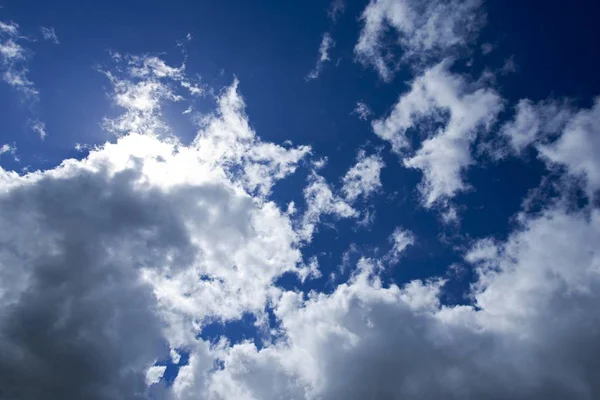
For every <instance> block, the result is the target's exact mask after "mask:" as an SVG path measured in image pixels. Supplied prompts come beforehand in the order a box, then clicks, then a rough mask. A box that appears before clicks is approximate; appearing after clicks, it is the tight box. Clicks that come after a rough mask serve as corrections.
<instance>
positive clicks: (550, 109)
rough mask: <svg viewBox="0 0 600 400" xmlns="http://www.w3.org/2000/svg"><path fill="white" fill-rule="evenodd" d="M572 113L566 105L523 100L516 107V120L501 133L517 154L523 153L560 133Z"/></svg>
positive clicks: (506, 125) (505, 125)
mask: <svg viewBox="0 0 600 400" xmlns="http://www.w3.org/2000/svg"><path fill="white" fill-rule="evenodd" d="M571 113H572V112H571V110H570V108H569V107H568V106H567V105H565V104H559V103H558V102H552V101H550V102H541V103H539V104H534V103H533V102H532V101H531V100H528V99H523V100H520V101H519V102H518V103H517V105H516V107H515V116H514V119H513V120H511V121H509V122H507V123H505V124H504V125H503V126H502V129H501V130H500V133H501V134H502V135H504V136H506V137H507V138H508V139H509V142H510V145H511V146H512V148H513V150H514V151H515V152H516V153H521V152H522V151H523V150H524V149H525V148H526V147H527V146H529V145H530V144H532V143H534V142H535V141H537V140H539V139H540V138H541V137H543V136H547V135H553V134H556V133H558V132H560V131H561V130H562V129H563V128H564V125H565V123H566V122H567V121H568V119H569V118H570V117H571Z"/></svg>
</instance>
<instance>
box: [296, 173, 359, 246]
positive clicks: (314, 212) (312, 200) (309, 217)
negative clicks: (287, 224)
mask: <svg viewBox="0 0 600 400" xmlns="http://www.w3.org/2000/svg"><path fill="white" fill-rule="evenodd" d="M304 199H305V201H306V211H305V212H304V214H303V215H302V218H301V221H300V227H299V228H298V232H299V235H300V236H301V237H302V239H303V240H305V241H308V242H310V241H311V240H312V237H313V233H314V231H315V230H316V229H317V225H318V224H319V223H320V222H321V217H322V216H324V215H331V216H333V217H335V218H355V217H357V216H358V215H359V213H358V211H356V210H355V209H354V208H352V206H351V205H350V204H349V203H348V202H347V201H345V200H344V198H342V197H341V196H339V195H337V194H335V193H334V192H333V190H332V189H331V187H330V186H329V184H328V183H327V181H325V178H323V177H322V176H320V175H317V174H316V173H315V172H313V173H312V174H311V176H310V177H309V182H308V185H307V186H306V187H305V188H304Z"/></svg>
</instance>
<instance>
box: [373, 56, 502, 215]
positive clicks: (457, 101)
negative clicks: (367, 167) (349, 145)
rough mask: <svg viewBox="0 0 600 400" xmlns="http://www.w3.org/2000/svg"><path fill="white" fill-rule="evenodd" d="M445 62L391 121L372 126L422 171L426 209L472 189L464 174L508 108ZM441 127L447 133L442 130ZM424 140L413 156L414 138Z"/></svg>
mask: <svg viewBox="0 0 600 400" xmlns="http://www.w3.org/2000/svg"><path fill="white" fill-rule="evenodd" d="M450 64H451V62H450V61H449V60H445V61H443V62H441V63H439V64H437V65H435V66H433V67H431V68H429V69H427V70H426V71H425V72H424V73H423V74H422V75H420V76H418V77H417V78H415V79H414V80H413V82H412V84H411V88H410V91H408V92H407V93H404V94H402V95H400V98H399V100H398V102H397V103H396V104H395V105H394V107H393V109H392V111H391V112H390V114H389V115H388V116H386V117H385V118H382V119H378V120H375V121H373V122H372V127H373V131H374V132H375V134H377V136H379V137H380V138H382V139H384V140H386V141H388V142H389V143H390V144H391V146H392V150H393V151H394V152H395V153H397V154H399V155H400V156H401V157H402V160H403V163H404V165H405V166H406V167H409V168H416V169H420V170H421V171H422V172H423V175H424V180H423V183H422V184H421V186H420V191H421V193H422V195H423V204H424V205H425V207H431V206H433V205H435V204H436V203H438V202H440V201H442V200H445V199H449V198H451V197H453V196H454V195H455V194H456V193H457V192H459V191H461V190H464V189H465V188H466V187H467V186H466V184H465V183H464V182H463V177H462V174H463V172H464V170H465V168H467V167H468V166H469V165H471V164H472V163H473V157H472V154H471V147H472V144H473V142H474V141H475V139H476V138H477V135H478V133H479V132H480V131H484V132H485V131H487V130H488V129H489V128H490V126H491V125H492V124H493V123H494V121H495V120H496V117H497V115H498V113H499V112H500V111H501V110H502V108H503V100H502V98H501V97H500V96H499V95H498V94H497V93H496V91H495V90H493V89H491V88H488V87H486V86H485V85H483V84H481V83H478V82H475V83H472V82H470V81H469V80H468V78H467V77H464V76H461V75H457V74H454V73H452V72H450V71H449V67H450ZM440 126H441V128H440ZM417 130H418V133H419V134H420V135H421V137H424V140H423V141H422V143H421V145H420V148H419V149H418V150H417V151H416V153H414V154H411V152H410V149H411V148H412V144H411V138H410V137H409V135H408V133H409V132H411V131H412V132H413V134H414V137H415V139H418V138H419V137H418V136H417V135H416V131H417Z"/></svg>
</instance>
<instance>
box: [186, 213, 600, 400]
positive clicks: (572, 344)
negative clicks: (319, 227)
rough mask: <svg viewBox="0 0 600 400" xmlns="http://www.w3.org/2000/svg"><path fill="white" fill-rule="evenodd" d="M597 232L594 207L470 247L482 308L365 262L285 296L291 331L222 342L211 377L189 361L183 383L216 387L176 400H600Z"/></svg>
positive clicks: (283, 315)
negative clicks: (321, 289)
mask: <svg viewBox="0 0 600 400" xmlns="http://www.w3.org/2000/svg"><path fill="white" fill-rule="evenodd" d="M598 240H600V214H599V213H598V212H597V210H591V218H589V217H585V216H584V215H580V214H573V213H567V212H565V211H564V210H563V209H560V208H554V209H547V210H546V211H545V212H544V213H543V214H542V215H539V216H537V217H529V218H528V217H526V218H525V219H524V222H523V226H522V227H521V228H520V229H518V230H517V231H515V232H513V233H512V234H511V235H510V236H509V238H508V240H507V241H506V242H504V243H494V242H491V241H487V243H485V244H481V245H477V246H476V250H475V251H474V252H472V253H469V254H468V255H467V259H468V260H469V261H471V262H473V263H476V265H477V271H478V280H477V282H476V284H475V285H474V286H473V289H472V295H473V297H474V300H475V303H476V305H477V307H478V308H474V307H472V306H442V305H441V303H440V296H441V294H442V289H443V284H444V282H443V281H440V280H432V281H429V282H422V281H412V282H410V283H408V284H406V285H404V286H402V287H399V286H396V285H391V286H389V287H384V286H383V285H382V282H381V280H380V278H379V277H378V271H381V269H382V266H381V265H380V264H379V263H378V262H377V261H376V260H368V259H361V260H360V261H359V263H358V266H357V269H356V271H355V272H354V273H353V275H352V278H351V279H350V280H349V281H348V282H347V283H345V284H342V285H340V286H338V287H337V288H336V289H335V290H334V292H333V293H331V294H323V293H312V294H311V295H310V296H308V298H305V297H304V296H303V295H302V293H295V292H282V293H281V294H280V295H279V296H278V297H277V298H276V302H275V304H276V307H275V315H276V316H277V318H278V319H279V321H280V324H281V328H280V329H281V334H282V337H281V339H280V340H278V341H276V342H275V343H273V344H271V345H269V346H267V347H265V348H262V349H260V350H258V349H257V348H256V347H255V346H254V345H253V344H252V343H242V344H238V345H235V346H232V347H230V348H225V349H223V350H222V351H220V352H219V357H220V359H221V360H222V362H223V368H222V369H219V370H218V371H216V372H214V374H212V375H209V374H208V371H209V368H210V367H209V366H206V365H204V366H196V365H193V366H190V367H189V369H188V370H186V373H185V374H184V375H182V376H181V377H178V378H177V381H180V382H176V384H178V383H180V384H182V385H183V386H187V387H191V385H192V382H193V379H192V378H191V377H194V376H195V377H200V376H204V377H206V379H205V380H203V381H202V383H203V385H205V388H206V389H204V390H205V391H204V392H203V389H202V386H199V385H196V386H194V388H195V391H190V392H189V393H187V394H186V395H181V396H180V397H178V398H179V399H189V398H194V396H198V394H199V393H205V394H206V396H207V397H208V398H215V399H220V398H240V399H278V398H289V399H317V398H323V399H338V398H344V399H364V398H403V399H437V398H451V399H463V398H478V399H496V398H515V399H560V398H582V399H592V398H595V397H597V395H598V394H599V393H600V386H599V385H598V382H597V379H595V378H596V370H597V360H596V358H595V353H596V349H597V346H598V339H599V338H598V324H600V313H599V312H598V307H597V304H598V301H599V300H600V299H599V298H598V293H599V291H598V289H599V285H600V275H599V274H598V270H599V268H600V267H599V264H598V254H597V253H598V250H597V249H596V247H597V246H596V243H597V242H598ZM574 244H576V245H574ZM483 247H486V248H488V250H485V251H483V250H482V249H483ZM490 360H491V361H492V362H491V361H490Z"/></svg>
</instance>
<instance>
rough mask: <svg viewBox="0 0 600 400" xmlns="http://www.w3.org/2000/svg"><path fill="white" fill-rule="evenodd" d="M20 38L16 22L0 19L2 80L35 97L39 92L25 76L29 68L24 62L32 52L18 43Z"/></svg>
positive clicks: (0, 67)
mask: <svg viewBox="0 0 600 400" xmlns="http://www.w3.org/2000/svg"><path fill="white" fill-rule="evenodd" d="M22 39H23V37H22V36H21V34H20V33H19V25H18V24H16V23H14V22H2V21H0V64H1V65H0V72H2V79H3V80H4V82H6V83H8V84H9V85H10V86H12V87H14V88H15V89H16V90H18V91H19V92H21V93H22V94H24V95H26V96H28V97H30V98H32V99H37V95H38V94H39V93H38V91H37V89H36V88H35V86H34V84H33V82H32V81H30V80H29V78H28V77H27V74H28V72H29V70H28V69H27V65H26V62H27V60H28V59H29V58H30V56H31V54H32V53H31V51H30V50H28V49H26V48H24V47H23V46H21V44H19V41H20V40H22Z"/></svg>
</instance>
